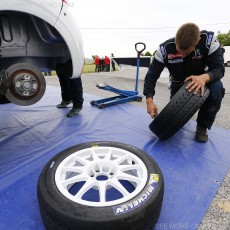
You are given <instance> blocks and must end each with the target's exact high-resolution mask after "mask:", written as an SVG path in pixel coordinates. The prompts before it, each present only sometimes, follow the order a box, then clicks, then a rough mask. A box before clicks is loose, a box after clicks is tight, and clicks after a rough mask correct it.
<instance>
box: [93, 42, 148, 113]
mask: <svg viewBox="0 0 230 230" xmlns="http://www.w3.org/2000/svg"><path fill="white" fill-rule="evenodd" d="M140 45H141V46H143V48H142V49H141V50H138V46H140ZM145 48H146V45H145V43H143V42H138V43H136V44H135V49H136V51H137V71H136V84H135V90H134V91H130V90H120V89H117V88H114V87H112V86H109V85H108V84H107V83H97V85H96V87H98V88H99V89H103V90H107V91H110V92H113V93H116V94H118V96H114V97H109V98H104V99H99V100H94V101H91V102H90V104H91V105H92V106H95V107H97V108H100V109H103V108H105V107H107V106H111V105H116V104H121V103H126V102H129V101H142V97H143V96H141V95H139V92H138V78H139V67H140V56H141V54H142V52H143V51H144V50H145Z"/></svg>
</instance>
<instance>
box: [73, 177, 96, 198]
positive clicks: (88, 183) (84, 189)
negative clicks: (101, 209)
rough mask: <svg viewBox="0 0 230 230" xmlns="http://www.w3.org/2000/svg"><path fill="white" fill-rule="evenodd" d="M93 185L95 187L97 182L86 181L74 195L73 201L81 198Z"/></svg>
mask: <svg viewBox="0 0 230 230" xmlns="http://www.w3.org/2000/svg"><path fill="white" fill-rule="evenodd" d="M95 185H97V181H95V180H91V179H88V180H87V181H86V183H85V184H84V185H83V186H82V187H81V189H80V190H79V191H78V192H77V194H76V195H75V199H81V198H82V196H83V195H84V194H85V193H86V192H87V191H89V189H91V188H92V187H94V186H95Z"/></svg>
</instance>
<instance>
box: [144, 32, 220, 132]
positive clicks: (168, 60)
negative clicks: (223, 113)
mask: <svg viewBox="0 0 230 230" xmlns="http://www.w3.org/2000/svg"><path fill="white" fill-rule="evenodd" d="M164 67H167V68H168V70H169V73H170V81H171V85H170V89H171V97H172V96H173V95H174V94H175V93H176V92H177V91H178V90H179V89H180V87H181V86H182V85H183V83H184V80H185V78H187V77H189V76H191V75H201V74H204V73H208V74H209V76H210V81H209V82H208V83H207V87H208V88H209V89H210V95H209V97H208V99H207V100H206V102H205V103H204V104H203V105H202V107H201V108H200V110H199V113H198V118H197V123H198V124H200V125H202V126H205V127H207V128H209V129H210V128H211V126H212V124H213V122H214V120H215V117H216V114H217V112H218V111H219V109H220V106H221V101H222V98H223V96H224V88H223V84H222V82H221V81H220V79H221V78H222V77H223V76H224V59H223V54H222V52H221V50H220V44H219V42H218V40H217V38H216V37H215V36H214V33H213V32H208V31H204V30H203V31H201V33H200V41H199V43H198V44H197V46H196V47H195V49H194V51H193V52H192V53H191V54H189V55H188V56H186V57H184V58H182V54H180V53H179V52H178V51H177V50H176V43H175V38H171V39H169V40H167V41H165V42H164V43H162V44H161V45H160V46H159V49H158V50H157V52H156V53H155V55H154V59H153V61H152V63H151V64H150V66H149V70H148V72H147V74H146V77H145V83H144V92H143V93H144V95H145V96H146V98H148V97H153V96H154V95H155V86H156V82H157V79H158V78H159V77H160V74H161V72H162V71H163V69H164Z"/></svg>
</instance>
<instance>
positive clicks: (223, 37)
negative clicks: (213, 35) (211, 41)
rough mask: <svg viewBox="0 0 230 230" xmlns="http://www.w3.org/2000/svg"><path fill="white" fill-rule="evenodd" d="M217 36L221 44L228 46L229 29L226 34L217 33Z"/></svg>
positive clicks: (229, 42)
mask: <svg viewBox="0 0 230 230" xmlns="http://www.w3.org/2000/svg"><path fill="white" fill-rule="evenodd" d="M217 38H218V40H219V42H220V44H223V45H225V46H230V30H229V31H228V33H226V34H221V33H219V34H218V35H217Z"/></svg>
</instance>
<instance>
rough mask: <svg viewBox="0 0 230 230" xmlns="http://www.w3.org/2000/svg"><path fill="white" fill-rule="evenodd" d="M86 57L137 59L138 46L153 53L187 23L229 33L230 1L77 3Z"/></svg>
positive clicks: (87, 0)
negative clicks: (112, 56)
mask: <svg viewBox="0 0 230 230" xmlns="http://www.w3.org/2000/svg"><path fill="white" fill-rule="evenodd" d="M74 6H75V9H76V13H77V15H78V23H79V26H80V28H81V32H82V36H83V41H84V52H85V57H91V56H92V55H96V54H97V55H99V56H101V57H104V56H105V55H107V56H110V54H111V53H114V55H115V56H117V57H118V56H126V57H127V56H131V57H135V56H136V51H135V43H137V42H144V43H145V44H146V50H145V51H144V52H146V51H149V52H150V53H153V52H154V51H155V50H156V49H157V48H158V46H159V44H160V43H162V42H163V41H165V40H167V39H168V38H171V37H174V36H175V33H176V30H177V28H178V27H179V26H180V25H181V24H183V23H186V22H194V23H196V24H197V25H198V26H199V27H200V29H201V30H202V29H206V30H212V31H214V32H215V33H216V34H217V32H218V31H220V32H221V33H227V32H228V31H229V30H230V0H219V1H211V0H193V1H185V0H157V1H156V0H96V1H94V0H74Z"/></svg>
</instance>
